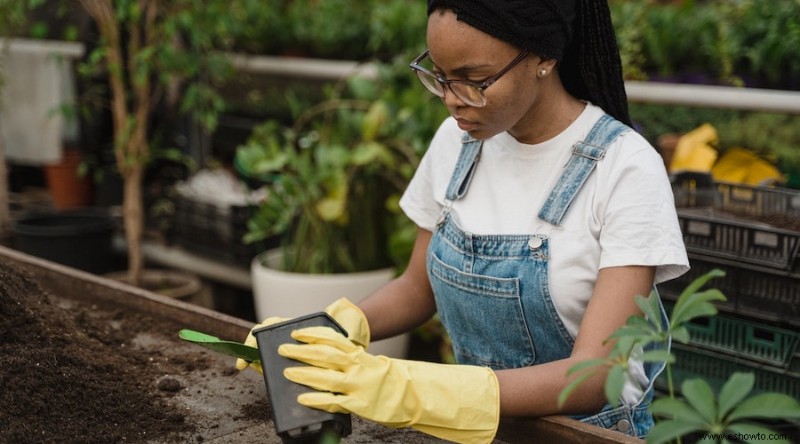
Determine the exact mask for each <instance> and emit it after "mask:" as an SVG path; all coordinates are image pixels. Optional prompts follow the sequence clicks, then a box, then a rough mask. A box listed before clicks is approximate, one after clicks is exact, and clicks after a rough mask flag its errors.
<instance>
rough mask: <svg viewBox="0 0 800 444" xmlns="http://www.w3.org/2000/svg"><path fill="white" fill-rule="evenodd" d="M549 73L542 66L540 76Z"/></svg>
mask: <svg viewBox="0 0 800 444" xmlns="http://www.w3.org/2000/svg"><path fill="white" fill-rule="evenodd" d="M546 75H547V70H546V69H544V68H542V69H540V70H539V77H545V76H546Z"/></svg>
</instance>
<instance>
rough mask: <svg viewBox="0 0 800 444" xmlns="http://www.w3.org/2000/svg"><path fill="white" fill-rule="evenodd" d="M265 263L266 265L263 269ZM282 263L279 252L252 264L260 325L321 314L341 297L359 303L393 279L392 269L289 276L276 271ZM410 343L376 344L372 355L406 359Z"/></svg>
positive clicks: (400, 339) (394, 340)
mask: <svg viewBox="0 0 800 444" xmlns="http://www.w3.org/2000/svg"><path fill="white" fill-rule="evenodd" d="M262 261H264V263H266V264H267V265H266V266H264V265H262ZM280 261H281V251H280V249H276V250H270V251H267V252H265V253H262V255H261V256H259V257H256V258H255V259H253V262H252V264H251V268H250V270H251V273H252V278H253V298H254V302H255V311H256V316H257V318H258V319H259V321H260V320H263V319H266V318H268V317H270V316H279V317H286V318H294V317H298V316H302V315H306V314H309V313H313V312H318V311H322V310H324V309H325V307H327V306H328V305H329V304H331V303H333V302H334V301H336V300H337V299H339V298H342V297H346V298H348V299H349V300H350V301H352V302H358V301H360V300H361V299H363V298H365V297H366V296H368V295H369V294H370V293H372V292H373V291H375V290H377V289H378V288H380V287H381V286H383V285H384V284H386V283H387V282H389V281H390V280H391V279H392V277H394V270H393V269H391V268H386V269H380V270H375V271H368V272H359V273H341V274H305V273H290V272H286V271H280V270H278V269H277V267H278V264H280ZM408 341H409V335H408V334H405V335H400V336H396V337H394V338H390V339H385V340H382V341H376V342H373V343H371V344H370V346H369V351H370V353H372V354H376V355H386V356H389V357H392V358H405V357H406V350H407V348H408Z"/></svg>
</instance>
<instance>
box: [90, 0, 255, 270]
mask: <svg viewBox="0 0 800 444" xmlns="http://www.w3.org/2000/svg"><path fill="white" fill-rule="evenodd" d="M239 3H240V2H238V1H234V2H230V1H224V0H215V1H211V2H209V1H199V0H176V1H171V2H159V1H153V0H127V1H122V0H119V1H97V0H81V1H80V5H81V6H82V7H83V8H84V9H85V11H86V12H87V13H88V14H89V15H90V16H91V17H92V19H93V20H94V22H95V24H96V26H97V29H98V32H99V37H100V40H99V42H98V46H97V47H96V48H95V49H94V51H92V53H91V54H90V55H89V57H88V62H87V64H86V66H84V73H100V74H101V75H103V76H105V78H106V80H107V83H108V87H109V89H110V91H109V103H108V107H109V108H110V110H111V116H112V122H113V146H114V155H115V160H116V165H115V167H116V169H117V171H118V172H119V174H120V176H121V177H122V180H123V202H122V217H123V224H124V232H125V240H126V245H127V251H128V278H127V279H126V280H127V281H128V282H129V283H132V284H133V285H138V283H139V282H140V280H141V274H142V270H143V266H144V258H143V255H142V250H141V243H142V235H143V228H144V216H145V214H144V213H145V211H144V208H143V196H142V194H143V193H142V186H143V180H144V177H145V172H146V168H147V166H148V165H149V164H150V162H151V161H152V160H153V159H156V158H159V157H174V156H175V155H177V154H180V153H179V152H178V151H177V150H170V149H168V147H167V146H163V145H161V144H159V142H158V137H157V131H156V130H155V127H156V126H157V124H160V123H163V122H155V121H154V117H153V116H154V114H153V111H154V110H156V109H161V110H162V111H163V110H165V109H166V112H163V113H162V115H165V116H170V115H171V116H175V115H180V114H187V115H188V116H189V119H190V120H191V121H192V122H193V123H194V124H196V125H198V126H199V127H200V128H201V130H205V131H211V130H213V129H214V127H215V126H216V122H217V115H218V113H219V112H220V111H221V109H222V108H223V105H224V103H223V100H222V98H221V96H220V95H219V94H218V92H217V90H216V89H215V86H216V85H218V84H219V82H221V81H222V80H223V79H225V78H227V77H228V76H229V75H230V74H231V73H232V69H231V67H230V66H231V65H230V63H229V60H228V59H227V57H226V56H225V55H224V53H223V52H221V51H218V50H221V49H225V48H227V47H229V46H230V45H231V44H232V43H233V42H234V41H235V38H236V37H237V36H238V34H237V32H238V31H236V30H237V29H240V28H241V27H239V26H238V25H239V24H241V23H243V22H245V20H246V17H243V16H242V15H243V11H244V10H243V9H242V8H240V7H239Z"/></svg>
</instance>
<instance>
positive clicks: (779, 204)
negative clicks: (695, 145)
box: [671, 172, 800, 218]
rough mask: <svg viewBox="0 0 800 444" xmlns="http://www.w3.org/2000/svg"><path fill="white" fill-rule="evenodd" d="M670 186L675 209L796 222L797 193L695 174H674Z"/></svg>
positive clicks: (799, 194)
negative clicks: (703, 209)
mask: <svg viewBox="0 0 800 444" xmlns="http://www.w3.org/2000/svg"><path fill="white" fill-rule="evenodd" d="M671 182H672V191H673V194H674V195H675V205H677V206H678V207H690V208H696V207H713V208H716V209H718V210H727V211H732V212H736V213H739V214H743V215H750V216H758V217H760V216H769V215H782V216H784V217H795V218H800V190H794V189H790V188H782V187H763V186H756V185H747V184H741V183H731V182H718V181H715V180H713V177H712V176H711V175H710V174H707V173H696V172H681V173H677V174H675V175H673V176H672V178H671Z"/></svg>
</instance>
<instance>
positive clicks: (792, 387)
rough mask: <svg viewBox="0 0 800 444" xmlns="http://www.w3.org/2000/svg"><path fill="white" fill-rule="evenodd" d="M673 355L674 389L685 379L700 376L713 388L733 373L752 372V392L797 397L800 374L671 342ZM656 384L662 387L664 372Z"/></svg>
mask: <svg viewBox="0 0 800 444" xmlns="http://www.w3.org/2000/svg"><path fill="white" fill-rule="evenodd" d="M672 354H673V355H674V356H675V362H674V363H673V364H671V373H672V382H673V384H674V387H675V388H676V390H680V386H681V383H682V382H683V381H685V380H687V379H693V378H703V379H704V380H705V381H706V382H708V383H709V385H711V387H712V388H713V389H715V390H719V389H720V387H722V384H723V383H725V381H727V380H728V378H729V377H730V376H731V375H732V374H733V373H734V372H743V373H753V375H754V376H755V387H754V388H753V390H754V392H756V393H759V392H777V393H783V394H786V395H789V396H792V397H794V398H800V374H798V373H797V372H796V371H792V370H786V369H783V368H777V367H773V366H769V365H763V364H760V363H757V362H753V361H749V360H746V359H738V358H735V357H731V356H728V355H725V354H721V353H716V352H713V351H709V350H705V349H702V348H698V347H693V346H691V345H684V344H679V343H675V342H673V345H672ZM656 386H657V387H658V388H660V389H665V388H666V386H667V380H666V372H662V373H661V375H660V376H659V378H658V380H657V381H656Z"/></svg>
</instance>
